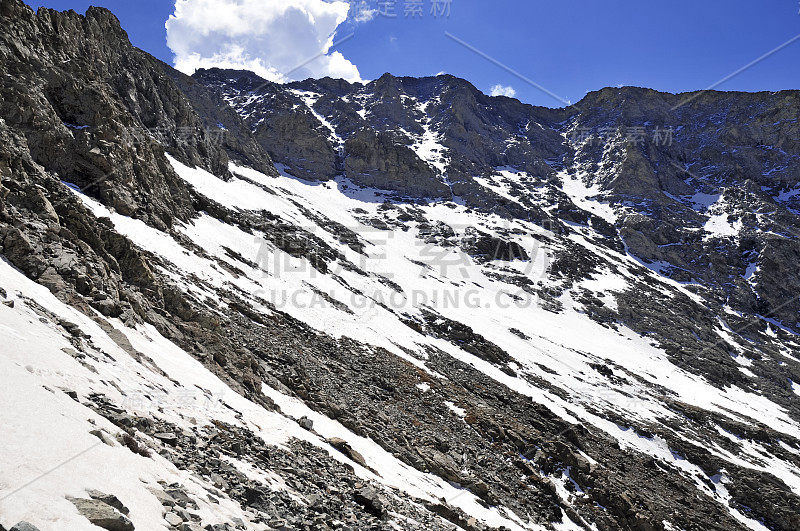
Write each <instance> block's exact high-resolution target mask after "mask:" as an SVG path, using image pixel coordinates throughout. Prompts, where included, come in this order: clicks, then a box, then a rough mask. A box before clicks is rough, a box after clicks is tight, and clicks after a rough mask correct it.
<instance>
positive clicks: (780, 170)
mask: <svg viewBox="0 0 800 531" xmlns="http://www.w3.org/2000/svg"><path fill="white" fill-rule="evenodd" d="M0 94H1V95H2V97H1V98H0V255H2V256H1V258H2V260H0V301H1V302H2V303H3V304H2V305H0V530H3V531H5V530H15V531H30V530H36V529H38V530H40V531H48V530H70V531H71V530H84V529H86V530H92V529H98V528H102V529H107V530H112V531H116V530H121V531H131V530H134V529H136V530H139V531H152V530H160V529H178V530H183V531H195V530H201V529H204V530H211V531H221V530H234V529H249V530H268V529H291V530H368V529H371V530H401V529H402V530H405V529H410V530H413V529H419V530H440V529H441V530H455V529H461V530H468V531H484V530H487V531H488V530H501V529H502V530H515V531H519V530H579V529H580V530H600V531H602V530H643V531H677V530H687V531H689V530H691V531H694V530H697V531H699V530H703V531H708V530H725V531H729V530H748V529H750V530H759V531H763V530H775V531H778V530H780V531H793V530H797V529H800V336H798V334H799V333H800V271H799V270H798V263H800V123H798V116H800V91H783V92H774V93H767V92H763V93H736V92H715V91H703V92H695V93H688V94H677V95H675V94H666V93H659V92H655V91H653V90H648V89H643V88H635V87H624V88H606V89H603V90H599V91H597V92H592V93H589V94H588V95H587V96H586V97H585V98H584V99H583V100H582V101H580V102H579V103H577V104H575V105H572V106H569V107H565V108H559V109H550V108H543V107H533V106H530V105H526V104H523V103H520V102H519V101H517V100H515V99H511V98H507V97H503V96H499V97H489V96H486V95H485V94H483V93H481V92H480V91H478V90H477V89H476V88H475V87H474V86H473V85H471V84H470V83H469V82H467V81H464V80H462V79H458V78H456V77H452V76H449V75H440V76H437V77H427V78H403V77H394V76H392V75H390V74H386V75H383V76H382V77H380V78H379V79H377V80H375V81H372V82H369V83H366V84H359V83H356V84H351V83H348V82H346V81H342V80H335V79H330V78H325V79H309V80H306V81H302V82H292V83H288V84H274V83H271V82H269V81H266V80H264V79H261V78H259V77H258V76H256V75H255V74H253V73H250V72H246V71H233V70H219V69H210V70H198V71H197V72H196V73H195V74H194V75H193V76H191V77H189V76H186V75H184V74H182V73H180V72H178V71H176V70H174V69H173V68H171V67H170V66H168V65H166V64H164V63H162V62H160V61H158V60H157V59H155V58H153V57H151V56H150V55H148V54H147V53H145V52H143V51H141V50H139V49H137V48H134V47H133V46H132V45H131V44H130V42H129V40H128V37H127V34H126V33H125V31H123V30H122V29H121V27H120V25H119V22H118V20H117V19H116V18H115V17H114V15H112V14H111V13H110V12H109V11H107V10H105V9H101V8H90V9H89V10H88V11H87V12H86V14H85V15H79V14H77V13H75V12H73V11H67V12H63V13H62V12H57V11H53V10H49V9H44V8H42V9H40V10H38V11H37V12H34V11H33V10H31V9H30V8H29V7H27V6H26V5H25V4H23V3H22V2H21V1H20V0H0Z"/></svg>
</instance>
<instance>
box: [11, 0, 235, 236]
mask: <svg viewBox="0 0 800 531" xmlns="http://www.w3.org/2000/svg"><path fill="white" fill-rule="evenodd" d="M0 18H2V22H3V27H4V28H7V29H8V30H7V31H3V33H2V35H0V61H1V62H2V64H3V67H4V73H5V74H7V75H5V76H3V78H2V80H1V81H0V83H1V84H2V85H0V90H2V93H3V99H2V102H1V103H0V117H2V118H3V119H5V121H6V123H7V124H8V125H9V126H11V127H13V128H14V130H15V131H16V132H18V133H20V134H22V135H24V136H25V139H26V141H27V144H28V147H29V150H30V154H31V157H32V159H33V160H34V161H35V162H36V163H38V164H40V165H41V166H43V167H44V169H45V170H46V171H49V172H53V173H54V174H57V175H58V176H59V178H60V179H61V180H63V181H68V182H71V183H74V184H75V185H77V186H78V187H80V188H81V189H83V190H85V191H86V193H88V194H90V195H92V196H94V197H98V198H100V199H102V200H103V201H104V202H105V203H107V204H109V205H110V206H112V207H114V208H115V209H117V210H118V211H119V212H121V213H124V214H125V215H131V216H135V217H138V218H140V219H144V220H146V221H148V222H149V223H152V224H153V225H155V226H160V227H166V226H169V225H170V224H171V223H172V222H173V221H174V220H175V219H188V217H190V216H191V214H192V207H191V200H190V198H189V196H188V194H187V192H186V190H185V189H184V188H183V187H182V186H181V185H180V184H179V182H178V180H177V176H176V175H175V173H174V172H173V171H172V169H171V168H170V167H169V164H168V163H167V161H166V159H165V157H164V150H165V148H166V149H167V150H169V151H170V152H172V153H174V154H175V155H176V156H180V157H181V158H182V159H183V160H186V161H187V162H188V163H190V164H193V165H200V166H202V167H204V168H207V169H209V170H210V171H212V172H214V173H215V174H217V175H220V176H224V175H226V174H227V162H228V159H227V156H226V154H225V152H224V151H223V150H222V147H221V146H220V145H218V144H217V143H215V142H213V141H211V140H210V139H209V135H210V132H209V131H208V130H207V129H206V128H204V126H203V123H202V121H201V120H200V119H199V117H198V116H197V114H196V113H195V112H194V111H193V109H192V107H191V105H190V104H189V101H188V100H187V98H186V96H184V94H183V93H182V92H181V91H180V90H178V87H177V86H176V85H175V84H174V83H172V82H171V81H170V79H169V78H168V77H167V76H166V75H165V72H164V69H163V68H162V66H161V64H160V63H159V62H158V61H157V60H155V59H154V58H152V57H151V56H149V55H147V54H145V53H144V52H142V51H140V50H138V49H136V48H134V47H133V46H131V45H130V43H129V42H128V39H127V35H126V33H125V32H124V31H123V30H122V29H121V28H120V27H119V21H118V20H117V19H116V18H115V17H114V15H112V14H111V13H110V12H109V11H107V10H105V9H100V8H97V9H90V10H88V11H87V13H86V16H80V15H78V14H76V13H75V12H67V13H63V14H61V13H58V12H56V11H53V10H48V9H40V10H39V11H38V13H33V11H31V9H30V8H29V7H27V6H25V5H23V4H22V3H21V2H18V1H14V0H4V1H3V2H2V3H0ZM12 28H13V29H12ZM160 142H161V143H160Z"/></svg>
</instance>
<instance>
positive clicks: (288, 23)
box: [166, 0, 361, 82]
mask: <svg viewBox="0 0 800 531" xmlns="http://www.w3.org/2000/svg"><path fill="white" fill-rule="evenodd" d="M349 10H350V5H349V4H348V3H347V2H342V1H338V0H336V1H331V2H326V1H323V0H175V12H174V13H173V14H172V15H170V17H169V20H167V23H166V27H167V45H168V46H169V48H170V49H171V50H172V52H173V53H174V54H175V59H174V62H175V68H177V69H178V70H180V71H182V72H185V73H188V74H191V73H192V72H194V71H195V70H196V69H197V68H210V67H219V68H238V69H244V70H252V71H253V72H255V73H256V74H258V75H260V76H261V77H263V78H265V79H268V80H270V81H277V82H286V81H291V80H294V79H305V78H308V77H324V76H330V77H333V78H343V79H347V80H348V81H361V76H360V74H359V72H358V68H357V67H356V65H354V64H353V63H351V62H350V61H348V60H347V59H346V58H345V57H344V56H343V55H342V54H341V53H339V52H338V51H333V52H332V51H331V46H332V45H333V43H334V34H335V32H336V28H337V27H338V26H339V25H340V24H342V23H343V22H344V21H345V20H346V19H347V16H348V11H349Z"/></svg>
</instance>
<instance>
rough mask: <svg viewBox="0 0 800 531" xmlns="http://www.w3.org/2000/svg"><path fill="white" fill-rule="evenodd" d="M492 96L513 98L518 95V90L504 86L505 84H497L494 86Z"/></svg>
mask: <svg viewBox="0 0 800 531" xmlns="http://www.w3.org/2000/svg"><path fill="white" fill-rule="evenodd" d="M491 95H492V96H508V97H509V98H513V97H514V96H516V95H517V91H516V90H514V87H511V86H508V87H504V86H503V85H499V84H498V85H495V86H493V87H492V92H491Z"/></svg>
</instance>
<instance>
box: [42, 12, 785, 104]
mask: <svg viewBox="0 0 800 531" xmlns="http://www.w3.org/2000/svg"><path fill="white" fill-rule="evenodd" d="M183 1H187V2H189V4H191V3H193V2H196V3H198V4H203V3H204V4H206V5H212V6H213V5H214V3H215V2H218V3H219V5H220V8H219V9H220V11H219V13H222V14H223V15H225V14H227V13H228V11H226V10H225V7H224V5H225V4H226V3H230V2H242V1H244V3H247V2H248V1H249V2H253V1H254V0H183ZM294 1H296V2H298V3H301V4H302V3H303V2H306V3H307V2H308V0H262V1H261V5H266V4H270V3H271V2H280V5H281V6H285V5H286V4H291V3H292V2H294ZM311 1H316V2H318V3H321V2H322V0H311ZM360 1H363V2H365V3H364V4H362V5H361V8H355V9H354V8H351V10H350V11H349V15H348V17H347V20H345V21H344V22H341V23H338V21H334V22H331V20H327V22H326V23H320V25H319V27H318V28H316V29H317V31H318V32H321V33H325V34H326V35H327V33H329V30H331V29H332V28H335V30H336V37H335V40H339V39H342V38H345V37H348V36H350V35H351V34H352V37H349V38H347V39H346V40H345V41H344V42H343V43H341V44H340V45H338V46H334V48H333V49H332V50H329V53H330V52H334V51H336V52H339V53H341V55H342V56H343V58H341V61H339V62H342V61H343V62H344V63H346V64H345V65H344V66H343V67H342V66H341V65H338V63H337V65H338V66H336V65H335V66H330V65H327V66H325V65H322V64H321V63H320V65H319V67H316V66H314V65H311V66H309V67H308V68H303V69H301V70H299V71H296V72H294V76H290V77H297V76H299V77H305V76H306V75H322V74H320V72H322V73H327V72H334V73H337V72H345V73H347V72H351V71H352V70H354V69H355V68H357V71H358V74H359V75H360V76H361V78H363V79H366V80H369V79H375V78H377V77H379V76H380V75H381V74H383V73H384V72H391V73H392V74H395V75H409V76H423V75H435V74H437V73H439V72H447V73H450V74H453V75H456V76H459V77H463V78H465V79H467V80H469V81H471V82H472V83H473V84H475V85H476V86H477V87H478V88H479V89H480V90H482V91H484V92H486V93H490V92H491V90H492V87H494V86H496V85H501V86H503V87H512V88H513V91H514V93H515V95H516V97H517V98H519V99H520V100H522V101H524V102H527V103H532V104H536V105H545V106H548V107H558V106H562V104H563V103H562V101H563V100H568V101H571V102H577V101H578V100H580V99H581V98H582V97H583V96H584V94H585V93H586V92H587V91H591V90H597V89H600V88H602V87H606V86H617V85H635V86H643V87H650V88H654V89H657V90H663V91H668V92H682V91H690V90H700V89H705V88H707V87H709V86H711V85H713V84H715V83H717V82H719V81H720V80H722V79H723V78H725V77H727V76H729V75H730V74H732V73H734V72H736V71H737V70H739V69H741V68H743V67H744V66H746V65H748V64H749V63H751V62H752V61H754V60H756V59H758V58H760V57H762V56H763V55H765V54H767V53H768V52H770V51H771V50H774V49H775V48H776V47H778V46H780V45H783V44H785V43H787V42H788V41H790V40H791V39H793V38H795V37H798V36H800V4H799V3H798V0H761V1H759V2H753V1H752V0H735V1H722V0H709V1H698V0H693V1H690V0H673V1H672V2H669V3H667V2H647V1H644V2H643V1H638V2H634V1H628V0H625V1H623V0H606V1H604V2H599V1H590V0H569V1H567V0H563V1H560V2H553V1H546V2H545V1H539V0H528V1H519V0H495V1H492V2H487V1H486V0H452V1H451V2H450V6H449V16H445V15H443V14H441V13H439V14H438V16H436V17H434V16H433V15H432V13H431V7H432V6H431V3H432V2H433V1H434V0H421V1H420V0H396V2H394V11H395V14H396V16H395V17H394V18H391V17H388V16H385V15H384V14H381V13H376V12H375V10H376V8H378V5H377V4H378V2H377V0H360ZM439 1H441V0H439ZM351 3H353V2H351ZM356 3H357V2H356ZM417 3H418V4H421V6H422V13H421V16H420V14H419V11H416V16H413V17H412V16H405V15H406V13H405V11H406V10H407V9H408V10H410V13H409V14H412V13H414V11H415V4H417ZM406 4H409V5H406ZM30 5H32V6H33V7H38V6H40V5H44V6H46V7H52V8H55V9H59V10H64V9H74V10H76V11H78V12H81V13H83V12H85V10H86V8H87V7H88V6H89V5H102V6H104V7H107V8H109V9H111V10H112V11H113V12H114V13H115V14H116V15H117V16H118V17H119V18H120V21H121V23H122V26H123V28H124V29H126V30H127V31H128V34H129V35H130V38H131V41H132V42H133V44H134V45H136V46H138V47H140V48H142V49H144V50H145V51H147V52H149V53H151V54H153V55H155V56H156V57H158V58H160V59H162V60H164V61H166V62H168V63H173V58H174V57H173V52H172V50H171V49H170V47H168V46H167V32H166V29H165V21H166V20H167V19H168V18H169V16H170V15H171V14H172V13H173V12H174V11H175V3H174V1H172V0H139V1H136V2H131V1H129V0H94V1H93V2H86V1H77V0H49V1H41V2H31V3H30ZM254 5H258V3H256V4H254ZM276 5H277V4H276ZM323 5H324V4H323ZM388 5H391V3H390V4H388ZM440 7H441V8H444V5H442V6H440ZM365 8H366V9H365ZM276 9H277V8H276ZM263 11H264V10H263V9H259V10H258V11H257V12H254V15H253V16H255V14H258V15H260V14H262V13H263ZM359 13H360V14H361V15H362V16H361V17H360V18H362V19H370V20H367V21H363V20H362V21H361V22H358V21H356V20H355V19H356V17H357V16H358V15H359ZM314 14H315V15H319V13H317V12H315V13H314ZM243 16H246V17H248V18H246V19H245V20H249V18H252V17H251V16H250V15H247V13H246V12H245V13H244V15H243ZM183 20H189V16H188V15H186V16H183V17H182V21H183ZM198 20H199V19H198ZM286 20H288V19H286ZM315 20H322V17H321V16H316V17H315ZM191 24H192V23H190V22H186V23H185V24H183V27H178V26H179V25H177V24H176V27H175V29H174V33H175V39H174V41H175V42H179V44H180V45H181V46H182V47H183V48H182V49H183V52H182V53H183V54H184V55H186V54H187V53H188V52H190V51H192V46H200V45H201V44H202V46H203V47H204V49H203V50H200V55H203V54H205V55H204V57H205V56H207V55H209V54H210V53H211V52H209V46H210V47H211V50H212V51H213V46H215V43H216V42H217V41H215V40H214V39H215V38H216V37H213V36H212V37H211V38H207V39H205V40H203V42H202V43H201V44H198V42H197V41H191V39H188V38H187V37H186V35H187V34H192V33H197V29H198V28H197V26H196V24H198V22H196V21H195V22H194V24H195V26H194V27H193V26H192V25H191ZM280 24H281V25H280V26H269V24H267V25H266V26H263V27H268V28H278V29H286V26H287V22H285V21H284V22H281V23H280ZM326 24H327V25H326ZM337 24H338V26H337ZM288 29H289V30H291V31H289V32H288V34H286V35H284V34H283V33H281V34H280V39H281V41H280V43H276V41H274V40H273V41H263V40H259V36H252V35H251V36H249V37H248V39H250V40H249V41H248V42H249V43H250V44H244V45H243V46H244V48H245V50H246V52H247V50H248V46H249V47H250V51H249V53H250V54H251V55H253V54H255V55H259V59H263V61H262V62H260V63H259V64H262V65H264V66H267V67H269V66H270V65H273V59H274V63H275V64H274V65H273V66H275V72H282V71H286V65H288V64H292V63H291V61H292V60H296V59H297V58H298V57H306V56H307V55H306V56H304V55H297V56H295V57H292V56H291V55H290V54H289V55H287V54H288V53H289V51H290V50H302V51H303V52H305V53H306V54H307V53H308V50H310V49H314V48H313V46H312V47H311V48H308V47H307V46H306V45H307V44H308V42H307V41H308V40H309V38H308V35H312V34H313V31H312V30H309V28H304V27H298V28H294V27H292V26H291V25H289V26H288ZM179 30H182V31H183V34H182V35H183V37H180V38H181V39H183V40H182V41H180V40H179ZM171 31H172V30H171ZM220 31H222V30H220ZM309 31H311V32H309ZM270 32H271V33H275V32H276V31H275V30H270ZM448 34H449V36H448ZM292 35H297V37H296V38H297V39H298V42H291V40H292V38H294V37H292ZM217 36H218V34H217ZM237 38H239V37H231V36H230V35H228V36H227V37H225V39H227V41H226V43H227V44H228V45H230V43H231V39H233V40H235V39H237ZM276 38H277V37H276ZM300 39H304V40H303V41H302V42H300ZM459 41H460V42H459ZM220 42H221V41H220ZM265 42H268V44H265ZM283 44H285V45H286V50H282V51H281V50H279V48H281V45H283ZM465 44H466V45H468V46H465ZM221 45H222V44H220V46H221ZM173 46H174V42H173ZM323 49H325V48H323ZM476 50H477V52H476ZM279 52H280V53H279ZM270 53H273V54H276V55H280V56H281V57H280V58H274V57H271V56H270ZM297 53H300V52H299V51H298V52H297ZM195 59H197V58H195ZM249 59H251V60H252V59H253V57H249ZM198 60H199V61H201V62H200V64H206V63H203V62H202V61H207V59H202V58H201V59H198ZM280 61H283V64H280ZM287 61H288V62H287ZM320 61H321V60H320ZM348 61H349V62H348ZM300 63H301V61H297V64H300ZM351 63H352V64H351ZM497 63H500V64H502V65H504V66H505V67H507V68H508V69H511V70H513V71H515V72H516V73H517V74H519V75H515V74H514V73H511V72H509V71H508V69H506V68H503V67H502V66H499V65H498V64H497ZM184 64H185V65H189V66H186V67H185V68H191V67H192V66H191V65H194V64H195V63H194V62H192V61H188V62H185V63H184ZM185 68H184V69H185ZM342 76H343V77H347V76H346V75H345V74H342ZM534 84H535V85H539V87H541V88H542V89H546V90H541V89H540V88H537V87H536V86H534ZM718 89H719V90H748V91H758V90H770V91H772V90H780V89H800V38H798V40H797V41H795V42H793V43H792V44H789V45H787V46H786V47H785V48H783V49H782V50H780V51H777V52H775V53H773V54H772V55H770V56H768V57H766V58H764V59H763V60H762V61H760V62H758V63H757V64H755V65H753V66H751V67H750V68H748V69H746V70H744V71H743V72H741V73H740V74H738V75H736V76H735V77H733V78H732V79H730V80H728V81H726V82H724V83H722V84H720V85H719V86H718ZM548 93H549V94H548ZM553 95H555V96H557V98H556V97H553Z"/></svg>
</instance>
